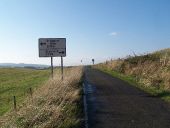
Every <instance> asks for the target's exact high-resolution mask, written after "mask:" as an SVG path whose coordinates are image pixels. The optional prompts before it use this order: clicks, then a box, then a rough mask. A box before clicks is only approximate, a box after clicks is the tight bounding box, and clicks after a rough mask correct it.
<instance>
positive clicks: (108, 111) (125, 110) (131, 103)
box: [85, 67, 170, 128]
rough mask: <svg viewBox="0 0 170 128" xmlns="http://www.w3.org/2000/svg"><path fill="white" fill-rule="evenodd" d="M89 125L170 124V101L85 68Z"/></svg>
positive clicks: (169, 127)
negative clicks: (169, 102)
mask: <svg viewBox="0 0 170 128" xmlns="http://www.w3.org/2000/svg"><path fill="white" fill-rule="evenodd" d="M85 90H86V93H87V95H86V99H87V113H88V125H89V128H170V105H169V104H168V103H165V102H164V101H162V100H160V99H158V98H155V97H151V96H149V95H148V94H147V93H145V92H143V91H141V90H139V89H137V88H135V87H133V86H131V85H129V84H128V83H126V82H124V81H122V80H120V79H118V78H114V77H112V76H110V75H108V74H105V73H103V72H101V71H98V70H95V69H91V68H87V67H86V68H85Z"/></svg>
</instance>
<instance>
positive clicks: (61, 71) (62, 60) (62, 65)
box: [61, 56, 63, 80]
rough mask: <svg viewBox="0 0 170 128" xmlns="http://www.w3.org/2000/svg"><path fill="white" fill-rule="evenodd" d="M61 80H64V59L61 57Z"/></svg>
mask: <svg viewBox="0 0 170 128" xmlns="http://www.w3.org/2000/svg"><path fill="white" fill-rule="evenodd" d="M61 80H63V57H62V56H61Z"/></svg>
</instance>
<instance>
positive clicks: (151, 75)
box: [96, 49, 170, 91]
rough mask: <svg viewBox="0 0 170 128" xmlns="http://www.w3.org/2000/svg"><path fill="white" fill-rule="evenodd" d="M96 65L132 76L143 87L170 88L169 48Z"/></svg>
mask: <svg viewBox="0 0 170 128" xmlns="http://www.w3.org/2000/svg"><path fill="white" fill-rule="evenodd" d="M96 67H97V68H99V69H105V70H108V71H113V72H118V73H120V74H124V75H126V76H130V77H133V79H134V80H135V81H136V82H137V83H139V84H141V85H142V86H145V87H153V88H156V89H158V90H168V91H169V90H170V49H163V50H160V51H156V52H153V53H149V54H144V55H139V56H138V55H134V56H128V57H126V58H123V59H117V60H112V61H107V62H106V63H101V64H98V65H96Z"/></svg>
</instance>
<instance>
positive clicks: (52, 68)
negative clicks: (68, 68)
mask: <svg viewBox="0 0 170 128" xmlns="http://www.w3.org/2000/svg"><path fill="white" fill-rule="evenodd" d="M51 77H52V78H53V57H51Z"/></svg>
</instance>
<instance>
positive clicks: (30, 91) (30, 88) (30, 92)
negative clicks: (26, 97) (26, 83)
mask: <svg viewBox="0 0 170 128" xmlns="http://www.w3.org/2000/svg"><path fill="white" fill-rule="evenodd" d="M29 90H30V95H31V98H32V88H30V89H29Z"/></svg>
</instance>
